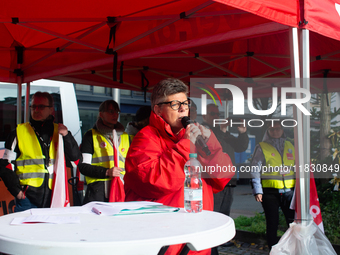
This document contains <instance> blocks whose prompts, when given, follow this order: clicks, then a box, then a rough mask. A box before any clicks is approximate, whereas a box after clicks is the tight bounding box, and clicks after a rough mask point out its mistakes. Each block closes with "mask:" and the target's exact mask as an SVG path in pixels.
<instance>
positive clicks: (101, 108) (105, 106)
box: [99, 100, 119, 112]
mask: <svg viewBox="0 0 340 255" xmlns="http://www.w3.org/2000/svg"><path fill="white" fill-rule="evenodd" d="M111 105H112V107H113V109H114V110H118V111H119V105H118V104H117V102H116V101H114V100H106V101H104V102H102V103H101V104H100V106H99V112H106V111H107V110H108V109H109V107H110V106H111Z"/></svg>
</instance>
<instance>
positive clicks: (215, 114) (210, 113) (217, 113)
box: [209, 112, 220, 116]
mask: <svg viewBox="0 0 340 255" xmlns="http://www.w3.org/2000/svg"><path fill="white" fill-rule="evenodd" d="M209 115H210V116H220V113H219V112H209Z"/></svg>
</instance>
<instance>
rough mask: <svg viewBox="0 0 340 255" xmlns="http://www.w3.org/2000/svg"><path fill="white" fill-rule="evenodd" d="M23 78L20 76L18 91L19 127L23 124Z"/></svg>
mask: <svg viewBox="0 0 340 255" xmlns="http://www.w3.org/2000/svg"><path fill="white" fill-rule="evenodd" d="M21 98H22V78H21V76H18V91H17V125H18V124H20V123H21V119H22V118H21V116H22V103H21Z"/></svg>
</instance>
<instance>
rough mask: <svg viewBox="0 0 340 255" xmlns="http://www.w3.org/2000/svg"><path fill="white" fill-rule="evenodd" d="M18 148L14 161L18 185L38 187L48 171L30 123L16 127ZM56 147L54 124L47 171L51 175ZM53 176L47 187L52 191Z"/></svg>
mask: <svg viewBox="0 0 340 255" xmlns="http://www.w3.org/2000/svg"><path fill="white" fill-rule="evenodd" d="M17 138H18V146H19V150H20V153H21V154H20V156H19V157H18V158H17V160H16V165H17V169H16V174H17V175H18V177H19V180H20V185H23V186H24V185H29V186H33V187H40V186H41V185H42V184H43V182H44V177H45V174H46V173H48V172H49V171H48V170H47V169H46V168H45V164H44V159H45V156H44V155H43V152H42V149H41V146H40V143H39V140H38V137H37V136H36V134H35V132H34V130H33V128H32V127H31V125H30V123H28V122H27V123H23V124H19V125H18V127H17ZM57 147H58V124H55V123H54V131H53V137H52V141H51V143H50V149H49V157H50V162H49V163H48V164H49V169H50V172H51V173H53V170H54V169H53V167H54V161H55V157H56V149H57ZM52 181H53V174H50V175H49V182H48V187H49V188H50V189H52Z"/></svg>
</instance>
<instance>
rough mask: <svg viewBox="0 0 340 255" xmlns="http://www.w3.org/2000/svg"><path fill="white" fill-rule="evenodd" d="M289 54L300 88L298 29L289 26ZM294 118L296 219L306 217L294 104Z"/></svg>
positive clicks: (299, 131) (299, 132)
mask: <svg viewBox="0 0 340 255" xmlns="http://www.w3.org/2000/svg"><path fill="white" fill-rule="evenodd" d="M289 32H290V33H289V36H290V40H289V42H290V54H291V58H290V59H291V73H292V86H295V87H296V88H300V65H299V43H298V31H297V28H290V31H289ZM296 98H298V99H299V98H301V95H300V94H299V93H297V95H296ZM294 118H295V119H296V121H297V122H298V125H297V126H296V127H295V128H294V146H295V165H296V187H295V189H296V191H295V192H296V207H297V208H296V212H297V219H307V208H308V207H307V202H308V205H309V201H306V199H305V193H306V186H305V178H304V171H301V172H300V166H301V168H303V167H304V165H305V164H304V163H305V162H304V161H305V158H304V150H303V144H304V143H303V132H302V131H303V127H302V124H303V121H302V112H301V111H298V109H297V107H296V106H294Z"/></svg>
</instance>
